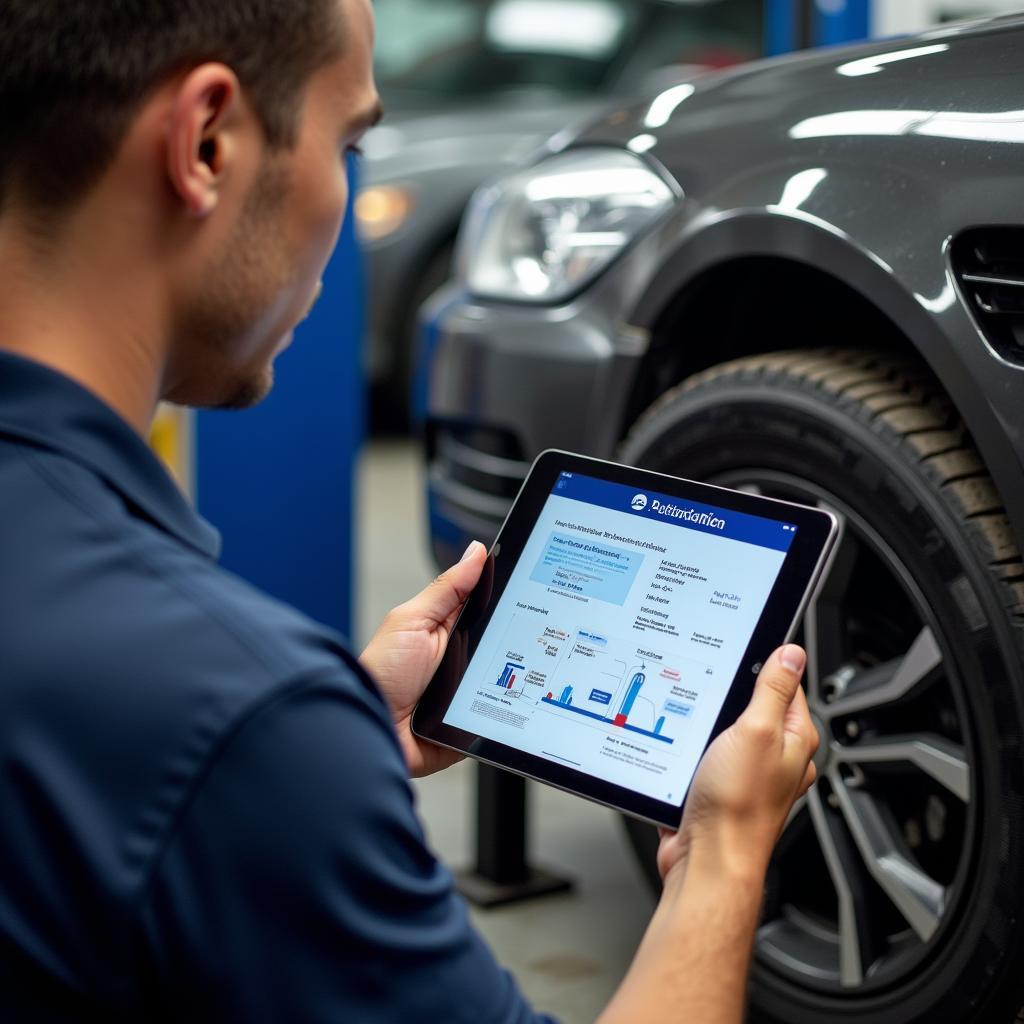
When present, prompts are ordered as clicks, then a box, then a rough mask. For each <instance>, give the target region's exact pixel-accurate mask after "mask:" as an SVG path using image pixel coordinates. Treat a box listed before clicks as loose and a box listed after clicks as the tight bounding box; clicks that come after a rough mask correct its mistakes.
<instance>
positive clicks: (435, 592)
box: [410, 540, 487, 623]
mask: <svg viewBox="0 0 1024 1024" xmlns="http://www.w3.org/2000/svg"><path fill="white" fill-rule="evenodd" d="M486 558H487V548H485V547H484V546H483V544H481V543H480V541H478V540H475V541H473V542H472V543H471V544H470V545H469V547H468V548H466V552H465V554H464V555H463V556H462V559H461V561H459V562H458V563H457V564H456V565H453V566H452V567H451V568H450V569H448V570H447V572H443V573H441V575H440V576H438V577H437V579H435V580H434V582H433V583H431V584H430V586H428V587H427V588H426V589H425V590H423V591H421V592H420V593H419V594H417V595H416V596H415V597H414V598H413V599H412V601H411V602H410V603H411V604H413V605H415V606H416V611H417V612H418V613H419V614H421V615H424V616H425V617H427V618H428V619H431V620H432V621H434V622H438V623H443V622H445V621H446V620H448V619H450V618H452V617H454V614H455V612H457V611H458V609H459V606H460V605H461V604H462V602H463V601H465V600H466V598H467V597H469V594H470V591H471V590H472V589H473V587H475V586H476V583H477V580H479V579H480V572H481V570H482V569H483V567H484V561H485V560H486Z"/></svg>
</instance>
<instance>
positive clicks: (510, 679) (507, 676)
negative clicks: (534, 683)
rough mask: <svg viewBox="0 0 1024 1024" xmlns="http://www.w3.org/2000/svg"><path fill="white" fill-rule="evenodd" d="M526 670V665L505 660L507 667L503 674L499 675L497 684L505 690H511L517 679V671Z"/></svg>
mask: <svg viewBox="0 0 1024 1024" xmlns="http://www.w3.org/2000/svg"><path fill="white" fill-rule="evenodd" d="M517 671H518V672H522V671H525V666H523V665H516V664H514V663H513V662H511V661H506V662H505V668H504V670H503V671H502V673H501V675H500V676H498V681H497V683H495V686H500V687H501V688H502V689H503V690H511V689H512V686H513V684H514V683H515V681H516V672H517Z"/></svg>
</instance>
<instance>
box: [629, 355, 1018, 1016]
mask: <svg viewBox="0 0 1024 1024" xmlns="http://www.w3.org/2000/svg"><path fill="white" fill-rule="evenodd" d="M736 375H740V376H741V377H743V378H744V379H748V380H762V381H764V382H765V383H771V382H772V381H773V380H779V379H780V378H788V379H789V380H790V381H792V380H793V378H797V379H798V381H799V382H800V383H801V384H802V386H804V387H808V388H812V389H818V390H820V391H822V392H826V393H828V394H829V395H831V396H833V397H834V398H836V399H840V400H842V401H844V402H848V403H850V404H851V405H853V406H857V407H858V409H857V411H858V413H859V415H861V416H862V417H866V418H867V420H868V422H869V423H870V425H871V426H872V428H873V429H875V430H877V431H880V432H882V433H885V434H886V435H888V436H890V437H892V439H893V440H894V441H895V443H897V444H899V445H901V446H902V447H903V449H904V451H905V453H906V454H907V456H908V457H909V458H910V459H911V460H912V461H913V462H915V463H917V464H918V466H919V467H920V469H921V471H922V473H923V474H924V475H926V476H927V478H928V479H929V480H930V481H931V482H932V483H933V484H934V485H935V487H936V489H937V490H938V491H939V493H940V494H941V495H942V497H943V499H944V500H945V502H946V503H947V505H948V507H949V508H950V510H951V511H952V512H953V514H954V516H955V517H956V518H957V520H958V521H959V522H960V523H961V524H962V525H963V529H964V533H965V534H966V535H967V536H968V537H969V538H970V540H971V543H972V544H973V545H974V547H975V548H976V549H977V551H978V552H979V554H980V555H981V557H982V560H983V562H984V563H985V565H986V566H987V568H988V570H989V572H990V573H991V576H992V579H993V581H994V584H995V587H996V590H997V592H998V593H999V595H1000V598H1001V601H1002V603H1003V604H1004V606H1005V608H1006V609H1007V611H1008V613H1009V614H1010V616H1011V619H1012V621H1013V622H1014V623H1015V625H1017V626H1018V627H1019V628H1021V629H1024V559H1022V557H1021V551H1020V548H1019V546H1018V544H1017V541H1016V538H1015V537H1014V535H1013V531H1012V528H1011V526H1010V521H1009V518H1008V517H1007V515H1006V511H1005V508H1004V506H1003V504H1002V500H1001V498H1000V497H999V494H998V491H997V490H996V487H995V484H994V483H993V481H992V478H991V476H990V475H989V473H988V471H987V469H986V468H985V464H984V462H983V461H982V459H981V456H980V455H979V454H978V451H977V449H976V448H975V446H974V444H973V442H972V441H971V438H970V436H969V434H968V432H967V430H966V428H965V427H964V424H963V422H962V421H961V419H960V417H959V415H958V413H957V411H956V409H955V407H954V406H953V404H952V402H951V401H950V399H949V398H948V396H947V395H946V394H945V392H944V391H943V390H942V388H941V386H940V385H939V383H938V382H937V381H936V380H935V379H934V378H933V377H932V376H931V375H930V373H929V372H928V371H927V370H926V369H925V367H924V366H922V365H919V364H916V363H914V362H911V361H909V360H907V359H904V358H903V357H900V356H894V355H893V354H892V353H888V352H884V351H877V352H871V351H867V352H865V351H862V350H853V349H849V350H848V349H835V348H822V349H815V350H812V351H806V350H801V351H792V352H785V351H784V352H771V353H767V354H765V355H756V356H746V357H744V358H741V359H735V360H731V361H729V362H725V363H719V364H718V365H716V366H712V367H711V368H709V369H707V370H704V371H702V372H701V373H698V374H695V375H694V376H692V377H689V378H687V379H686V380H684V381H683V382H682V383H680V384H678V385H676V386H675V387H674V388H671V389H670V390H668V391H666V392H665V393H664V394H663V395H662V396H661V397H660V398H659V399H658V400H657V401H656V402H655V403H654V404H653V405H652V406H651V407H650V408H649V409H648V410H647V411H646V412H645V413H644V414H643V415H642V416H641V417H640V419H639V420H638V421H637V422H636V424H634V426H633V429H632V431H631V432H630V437H632V436H633V435H634V434H636V433H637V432H639V431H640V430H642V429H643V428H644V426H645V424H646V423H647V422H648V421H649V420H651V419H653V418H654V417H655V416H657V415H658V414H659V412H660V411H661V410H662V409H663V408H664V407H665V406H667V405H669V404H671V403H673V402H675V401H676V400H677V399H678V398H679V396H680V395H681V394H685V393H686V392H688V391H692V390H694V389H695V388H698V387H702V386H705V385H707V384H709V383H711V382H713V381H716V380H719V379H722V378H724V377H733V376H736ZM627 443H628V441H627ZM1022 1019H1024V1018H1022Z"/></svg>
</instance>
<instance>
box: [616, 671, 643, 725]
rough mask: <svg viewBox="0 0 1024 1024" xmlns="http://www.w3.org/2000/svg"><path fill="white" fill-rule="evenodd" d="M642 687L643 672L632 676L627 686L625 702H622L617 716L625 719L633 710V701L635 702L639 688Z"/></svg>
mask: <svg viewBox="0 0 1024 1024" xmlns="http://www.w3.org/2000/svg"><path fill="white" fill-rule="evenodd" d="M643 685H644V674H643V672H637V674H636V675H635V676H633V678H632V680H631V681H630V684H629V692H628V693H627V694H626V698H625V700H623V702H622V707H621V708H620V709H619V714H620V715H622V716H623V718H625V717H627V716H628V715H629V713H630V712H631V711H632V710H633V701H635V700H636V695H637V694H638V693H639V692H640V688H641V687H642V686H643Z"/></svg>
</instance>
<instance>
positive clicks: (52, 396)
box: [0, 352, 220, 559]
mask: <svg viewBox="0 0 1024 1024" xmlns="http://www.w3.org/2000/svg"><path fill="white" fill-rule="evenodd" d="M3 435H6V436H7V437H12V438H15V439H17V440H21V441H25V442H28V443H30V444H34V445H37V446H39V447H43V448H49V449H51V450H53V451H56V452H60V453H61V454H62V455H65V456H67V457H68V458H69V459H72V460H74V461H75V462H77V463H79V464H80V465H82V466H85V467H86V468H87V469H89V470H90V471H91V472H93V473H95V474H96V475H97V476H99V477H101V478H102V479H103V480H104V481H105V482H106V483H107V484H108V485H109V486H110V487H112V488H113V489H114V490H116V491H117V492H118V493H119V494H121V495H122V497H124V498H125V499H126V500H127V502H128V503H129V505H130V506H134V507H135V508H137V509H139V510H141V512H142V514H143V515H144V516H145V517H146V518H147V519H149V520H150V521H152V522H153V523H154V524H155V525H156V526H158V527H159V528H160V529H162V530H164V531H165V532H166V533H168V534H170V535H171V536H173V537H175V538H177V539H178V540H179V541H181V542H182V543H183V544H187V545H188V546H189V547H191V548H194V549H195V550H196V551H198V552H199V553H200V554H202V555H205V556H206V557H207V558H211V559H216V558H217V556H218V555H219V553H220V534H219V533H218V532H217V531H216V530H215V529H214V528H213V527H212V526H211V525H210V524H209V523H207V522H206V521H205V520H204V519H201V518H200V517H199V515H197V514H196V512H195V511H194V510H193V508H192V507H191V505H189V503H188V501H187V500H186V499H185V497H184V495H183V494H182V493H181V491H179V490H178V486H177V484H175V483H174V481H173V480H172V479H171V477H170V475H169V474H168V472H167V470H166V469H164V466H163V464H162V463H161V462H160V460H159V459H158V458H157V457H156V455H154V454H153V452H152V450H151V449H150V448H149V446H148V445H147V444H146V443H145V442H144V441H143V440H142V438H141V437H139V435H138V434H136V433H135V431H134V430H132V428H131V427H130V426H129V425H128V424H127V423H126V422H125V421H124V420H123V419H121V417H120V416H118V415H117V413H115V412H114V411H113V409H111V408H110V407H109V406H107V405H106V404H105V403H103V402H101V401H100V400H99V399H98V398H97V397H96V396H95V395H93V394H92V393H91V392H89V391H87V390H86V389H85V388H83V387H81V386H80V385H79V384H76V383H75V382H74V381H72V380H70V379H69V378H67V377H65V376H63V375H62V374H60V373H57V372H56V371H55V370H51V369H49V368H48V367H46V366H42V365H41V364H39V363H36V362H33V361H32V360H30V359H23V358H22V357H20V356H16V355H13V354H12V353H9V352H0V436H3Z"/></svg>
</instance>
